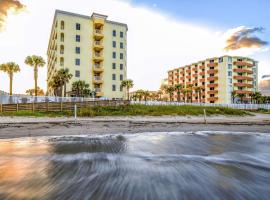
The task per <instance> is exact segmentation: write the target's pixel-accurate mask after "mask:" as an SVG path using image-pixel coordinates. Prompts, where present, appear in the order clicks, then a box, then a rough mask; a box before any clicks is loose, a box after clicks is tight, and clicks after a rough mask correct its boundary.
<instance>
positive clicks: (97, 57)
mask: <svg viewBox="0 0 270 200" xmlns="http://www.w3.org/2000/svg"><path fill="white" fill-rule="evenodd" d="M93 60H94V61H95V62H101V61H103V55H102V53H97V52H95V53H94V55H93Z"/></svg>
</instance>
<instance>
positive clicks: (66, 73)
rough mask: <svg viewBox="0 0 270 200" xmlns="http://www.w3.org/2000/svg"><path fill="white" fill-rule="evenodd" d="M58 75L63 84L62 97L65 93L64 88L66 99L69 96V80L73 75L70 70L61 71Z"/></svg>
mask: <svg viewBox="0 0 270 200" xmlns="http://www.w3.org/2000/svg"><path fill="white" fill-rule="evenodd" d="M57 75H58V76H59V79H60V82H61V85H60V87H61V96H63V95H62V91H63V87H64V97H66V96H67V83H68V82H69V80H70V79H71V78H72V76H73V75H72V74H70V73H69V69H67V68H65V69H60V70H59V71H58V72H57Z"/></svg>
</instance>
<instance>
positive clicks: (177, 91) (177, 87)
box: [174, 84, 183, 102]
mask: <svg viewBox="0 0 270 200" xmlns="http://www.w3.org/2000/svg"><path fill="white" fill-rule="evenodd" d="M174 87H175V91H176V93H177V101H178V102H180V100H181V99H180V98H181V96H180V95H181V90H182V89H183V85H182V84H177V85H175V86H174Z"/></svg>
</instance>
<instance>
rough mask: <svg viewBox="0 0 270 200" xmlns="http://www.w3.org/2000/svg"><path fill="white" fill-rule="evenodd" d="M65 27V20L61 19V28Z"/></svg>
mask: <svg viewBox="0 0 270 200" xmlns="http://www.w3.org/2000/svg"><path fill="white" fill-rule="evenodd" d="M64 29H65V22H64V21H61V30H64Z"/></svg>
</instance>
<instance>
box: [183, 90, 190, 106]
mask: <svg viewBox="0 0 270 200" xmlns="http://www.w3.org/2000/svg"><path fill="white" fill-rule="evenodd" d="M182 93H183V95H184V102H185V103H186V99H187V98H186V97H187V94H188V93H189V90H188V89H187V88H183V90H182Z"/></svg>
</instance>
